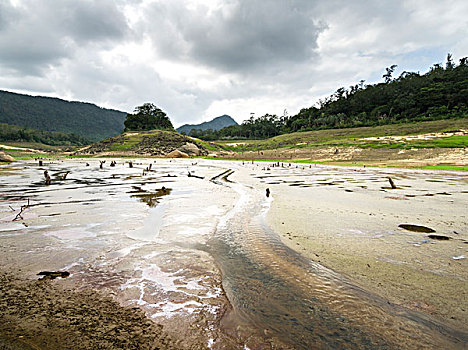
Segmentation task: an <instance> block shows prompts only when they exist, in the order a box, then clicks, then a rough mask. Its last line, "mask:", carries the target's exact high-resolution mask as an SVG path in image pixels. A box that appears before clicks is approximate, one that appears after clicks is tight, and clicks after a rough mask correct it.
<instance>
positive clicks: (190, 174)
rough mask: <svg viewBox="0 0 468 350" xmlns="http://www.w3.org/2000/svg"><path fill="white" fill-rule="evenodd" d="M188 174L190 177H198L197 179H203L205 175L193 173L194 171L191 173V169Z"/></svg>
mask: <svg viewBox="0 0 468 350" xmlns="http://www.w3.org/2000/svg"><path fill="white" fill-rule="evenodd" d="M187 176H188V177H196V178H197V179H202V180H203V179H204V177H203V176H197V175H193V174H192V173H190V171H189V172H188V175H187Z"/></svg>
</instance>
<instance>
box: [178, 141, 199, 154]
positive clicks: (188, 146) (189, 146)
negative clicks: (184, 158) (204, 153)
mask: <svg viewBox="0 0 468 350" xmlns="http://www.w3.org/2000/svg"><path fill="white" fill-rule="evenodd" d="M178 150H179V151H181V152H184V153H187V154H189V155H194V156H199V155H200V153H201V152H200V149H199V148H198V147H197V145H195V144H194V143H191V142H186V143H185V145H183V146H181V147H179V148H178Z"/></svg>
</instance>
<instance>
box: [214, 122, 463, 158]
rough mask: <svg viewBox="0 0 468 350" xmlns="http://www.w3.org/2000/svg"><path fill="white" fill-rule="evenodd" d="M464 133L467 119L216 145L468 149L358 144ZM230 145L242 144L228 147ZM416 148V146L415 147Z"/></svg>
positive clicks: (445, 142) (452, 143) (437, 142)
mask: <svg viewBox="0 0 468 350" xmlns="http://www.w3.org/2000/svg"><path fill="white" fill-rule="evenodd" d="M458 129H468V118H460V119H447V120H434V121H425V122H417V123H409V124H390V125H382V126H375V127H360V128H349V129H328V130H317V131H305V132H296V133H292V134H285V135H279V136H276V137H273V138H270V139H267V140H229V141H217V143H219V144H220V145H222V146H223V148H224V149H226V150H229V151H234V152H244V151H260V150H267V149H276V148H304V147H351V146H354V147H362V148H366V147H372V148H402V149H404V148H418V147H431V148H432V147H468V140H467V138H466V136H451V137H441V138H437V139H432V140H427V141H418V142H416V141H410V142H406V143H397V142H388V141H386V140H385V139H381V140H361V139H363V138H368V137H381V138H383V137H385V136H410V135H421V134H427V133H434V132H444V131H450V130H458ZM230 143H242V144H241V145H238V146H228V145H227V144H230ZM418 145H419V146H418Z"/></svg>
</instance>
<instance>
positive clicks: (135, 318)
mask: <svg viewBox="0 0 468 350" xmlns="http://www.w3.org/2000/svg"><path fill="white" fill-rule="evenodd" d="M157 348H163V349H180V346H179V344H178V343H177V342H176V341H174V340H172V339H171V338H169V337H168V335H167V333H166V332H165V331H164V329H163V327H162V326H161V325H158V324H156V323H154V322H152V321H150V320H148V319H147V318H146V317H145V315H144V313H143V312H142V311H141V310H140V309H138V308H123V307H121V306H120V305H119V304H118V303H117V302H115V301H113V300H112V299H111V298H110V297H105V296H103V295H101V294H98V293H97V292H95V291H89V290H88V291H82V292H77V291H72V290H70V289H65V288H63V287H61V285H60V281H50V280H46V281H34V280H24V279H21V278H18V277H16V276H13V275H11V274H8V273H0V349H28V350H29V349H52V350H53V349H157ZM202 348H204V347H203V346H202V345H197V344H193V346H192V347H190V349H202Z"/></svg>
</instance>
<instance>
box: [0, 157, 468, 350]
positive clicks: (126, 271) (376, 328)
mask: <svg viewBox="0 0 468 350" xmlns="http://www.w3.org/2000/svg"><path fill="white" fill-rule="evenodd" d="M101 161H104V159H101V160H99V159H73V160H45V161H44V162H43V165H42V166H39V164H38V162H36V161H21V162H15V163H12V164H10V165H2V166H1V167H0V180H1V182H0V250H1V255H0V264H1V267H0V277H1V279H0V306H1V308H0V349H3V348H5V349H11V348H12V349H16V348H20V349H38V348H39V349H60V348H76V349H85V348H103V349H117V348H142V349H153V348H157V347H159V348H166V349H203V348H213V349H226V348H229V349H230V348H232V349H238V348H239V349H242V348H244V349H271V348H273V349H376V348H382V349H402V348H403V349H415V348H421V349H425V348H427V349H435V348H441V349H442V348H444V349H449V348H450V349H452V348H453V349H463V348H465V347H466V346H467V341H468V327H467V326H466V325H467V324H468V316H467V307H468V305H467V300H468V298H467V293H468V272H467V257H468V252H467V249H468V245H467V241H468V232H467V231H468V230H467V229H468V210H467V209H468V186H467V185H468V175H467V174H466V173H465V172H441V171H429V170H404V169H388V168H362V167H361V168H352V167H330V166H318V165H317V166H314V165H309V164H307V165H303V164H294V163H293V164H289V163H276V164H274V163H267V162H253V163H252V162H242V161H241V162H230V161H212V160H204V159H173V160H171V159H132V160H131V162H132V164H131V165H132V166H130V164H129V162H130V159H105V163H103V164H102V167H101V166H100V162H101ZM112 161H115V162H116V164H115V166H111V162H112ZM45 170H47V172H48V174H49V176H50V177H51V183H50V184H49V185H46V183H45V177H44V171H45ZM67 172H69V173H68V174H67ZM65 174H67V175H65ZM389 178H390V179H391V181H390V180H389ZM267 189H269V192H270V195H269V196H266V190H267ZM57 271H60V272H67V273H69V275H68V274H64V275H63V277H58V278H56V279H51V278H50V276H48V277H47V278H45V279H39V278H40V277H41V276H38V275H37V274H38V273H40V272H57ZM2 347H3V348H2Z"/></svg>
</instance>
